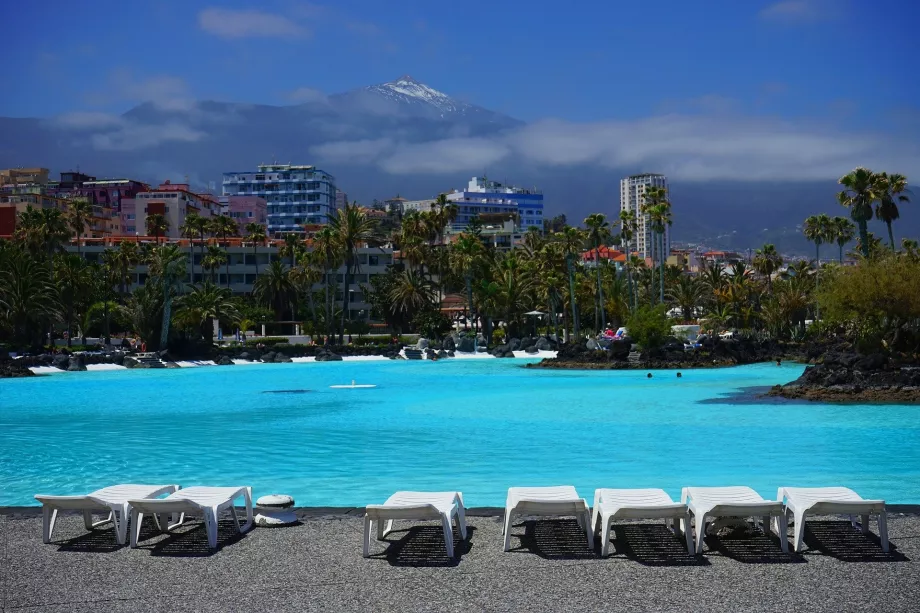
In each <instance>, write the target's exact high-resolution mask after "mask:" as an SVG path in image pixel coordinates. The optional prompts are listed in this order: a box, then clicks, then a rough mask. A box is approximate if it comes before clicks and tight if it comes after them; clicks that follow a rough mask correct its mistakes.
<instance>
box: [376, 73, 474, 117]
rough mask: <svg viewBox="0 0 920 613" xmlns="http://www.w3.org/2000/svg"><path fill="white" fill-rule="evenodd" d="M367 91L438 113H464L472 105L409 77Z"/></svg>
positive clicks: (405, 76)
mask: <svg viewBox="0 0 920 613" xmlns="http://www.w3.org/2000/svg"><path fill="white" fill-rule="evenodd" d="M365 89H366V90H367V91H370V92H373V93H376V94H379V95H381V96H384V97H385V98H388V99H391V100H393V101H395V102H402V103H408V104H414V105H417V104H425V105H428V106H431V107H434V108H435V109H437V110H438V111H439V112H440V113H442V114H444V113H457V112H459V113H464V112H466V111H468V110H469V109H471V108H472V106H473V105H471V104H467V103H466V102H460V101H459V100H454V99H453V98H451V97H450V96H448V95H447V94H445V93H444V92H439V91H438V90H436V89H434V88H433V87H429V86H427V85H425V84H424V83H419V82H418V81H416V80H415V79H413V78H412V77H410V76H409V75H404V76H402V77H400V78H398V79H397V80H395V81H389V82H388V83H381V84H379V85H370V86H368V87H366V88H365Z"/></svg>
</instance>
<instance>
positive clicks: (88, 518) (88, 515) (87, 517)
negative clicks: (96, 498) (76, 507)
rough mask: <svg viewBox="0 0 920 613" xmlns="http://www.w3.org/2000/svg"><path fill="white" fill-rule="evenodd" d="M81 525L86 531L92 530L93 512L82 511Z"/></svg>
mask: <svg viewBox="0 0 920 613" xmlns="http://www.w3.org/2000/svg"><path fill="white" fill-rule="evenodd" d="M83 525H84V526H85V527H86V529H87V530H92V529H93V512H92V511H90V510H89V509H83Z"/></svg>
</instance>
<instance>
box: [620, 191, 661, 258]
mask: <svg viewBox="0 0 920 613" xmlns="http://www.w3.org/2000/svg"><path fill="white" fill-rule="evenodd" d="M652 186H654V187H663V188H665V189H668V179H667V177H665V176H664V175H660V174H641V175H632V176H629V177H626V178H625V179H621V180H620V211H632V212H633V213H635V215H636V224H637V226H638V228H637V230H636V234H635V237H634V238H633V241H632V244H631V245H630V247H631V248H632V249H633V250H634V251H635V252H638V253H639V255H640V256H641V257H643V258H651V259H652V260H654V261H655V262H659V261H661V259H662V258H663V257H664V258H667V257H668V255H670V253H671V229H670V227H668V226H666V227H665V231H664V248H663V249H662V248H661V247H660V246H659V245H658V240H657V237H656V236H655V233H654V232H652V224H651V220H650V219H649V216H648V215H646V214H645V213H643V212H642V205H643V204H644V203H645V189H646V188H647V187H652Z"/></svg>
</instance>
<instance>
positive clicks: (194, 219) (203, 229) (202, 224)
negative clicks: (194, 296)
mask: <svg viewBox="0 0 920 613" xmlns="http://www.w3.org/2000/svg"><path fill="white" fill-rule="evenodd" d="M185 225H187V226H188V227H189V229H190V230H193V231H194V232H195V233H196V234H197V235H198V266H199V272H200V274H199V275H198V279H199V280H201V281H203V280H204V250H205V240H204V236H205V234H208V233H210V231H211V220H210V219H208V218H207V217H202V216H200V215H198V214H197V213H191V214H189V215H187V216H186V218H185ZM194 268H195V266H194V262H193V263H192V270H193V271H194ZM193 277H194V275H193ZM193 281H194V279H193Z"/></svg>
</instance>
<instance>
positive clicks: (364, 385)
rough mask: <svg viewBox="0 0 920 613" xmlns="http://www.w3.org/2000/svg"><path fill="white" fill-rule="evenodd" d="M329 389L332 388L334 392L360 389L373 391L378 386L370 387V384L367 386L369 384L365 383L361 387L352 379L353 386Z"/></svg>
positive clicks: (333, 386) (332, 386)
mask: <svg viewBox="0 0 920 613" xmlns="http://www.w3.org/2000/svg"><path fill="white" fill-rule="evenodd" d="M329 387H330V388H331V389H334V390H360V389H371V388H374V387H377V386H376V385H369V384H367V383H363V384H360V385H359V384H357V383H355V380H354V379H352V380H351V385H330V386H329Z"/></svg>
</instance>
